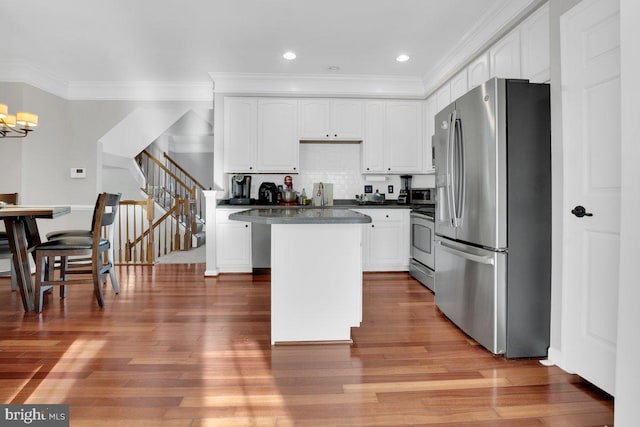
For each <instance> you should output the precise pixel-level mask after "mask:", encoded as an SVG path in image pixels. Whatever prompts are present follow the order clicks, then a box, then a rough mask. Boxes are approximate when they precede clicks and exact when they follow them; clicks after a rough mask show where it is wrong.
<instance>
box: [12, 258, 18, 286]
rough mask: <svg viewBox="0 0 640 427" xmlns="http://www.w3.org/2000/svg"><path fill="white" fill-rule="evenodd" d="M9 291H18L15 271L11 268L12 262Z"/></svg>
mask: <svg viewBox="0 0 640 427" xmlns="http://www.w3.org/2000/svg"><path fill="white" fill-rule="evenodd" d="M11 290H12V291H17V290H18V277H17V276H16V269H15V268H13V262H12V263H11Z"/></svg>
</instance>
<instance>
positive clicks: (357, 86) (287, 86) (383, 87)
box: [209, 72, 425, 98]
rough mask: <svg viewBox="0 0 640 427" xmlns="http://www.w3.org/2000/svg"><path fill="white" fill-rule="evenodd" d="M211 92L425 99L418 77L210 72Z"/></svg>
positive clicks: (422, 86) (421, 83)
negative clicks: (212, 83) (212, 89)
mask: <svg viewBox="0 0 640 427" xmlns="http://www.w3.org/2000/svg"><path fill="white" fill-rule="evenodd" d="M209 75H210V76H211V78H212V79H213V82H214V92H215V93H220V94H225V95H259V96H260V95H262V96H265V95H266V96H346V97H368V98H424V95H425V94H424V84H423V82H422V79H421V78H419V77H396V76H372V75H335V76H333V75H332V76H327V75H324V74H318V75H316V74H265V73H214V72H211V73H209Z"/></svg>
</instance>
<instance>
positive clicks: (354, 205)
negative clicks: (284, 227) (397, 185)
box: [218, 199, 412, 209]
mask: <svg viewBox="0 0 640 427" xmlns="http://www.w3.org/2000/svg"><path fill="white" fill-rule="evenodd" d="M254 202H255V201H254V200H252V203H251V204H248V205H231V204H229V200H228V199H225V200H218V207H219V208H233V209H263V208H266V209H287V208H289V209H291V208H305V209H328V208H334V209H369V208H372V209H411V208H412V206H411V205H404V204H398V202H397V201H395V200H387V201H385V202H384V203H365V204H360V203H358V202H357V201H356V200H355V199H334V201H333V206H312V205H306V206H302V205H294V206H280V205H259V204H257V203H254Z"/></svg>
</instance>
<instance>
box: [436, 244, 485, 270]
mask: <svg viewBox="0 0 640 427" xmlns="http://www.w3.org/2000/svg"><path fill="white" fill-rule="evenodd" d="M435 243H436V245H438V246H440V247H441V248H442V249H444V250H445V251H447V252H449V253H451V254H453V255H457V256H459V257H462V258H465V259H468V260H469V261H473V262H478V263H480V264H487V265H494V264H495V263H494V261H493V257H491V256H481V255H474V254H470V253H468V252H464V251H461V250H460V249H458V248H456V247H454V246H451V245H449V244H447V243H445V242H443V241H442V240H436V241H435Z"/></svg>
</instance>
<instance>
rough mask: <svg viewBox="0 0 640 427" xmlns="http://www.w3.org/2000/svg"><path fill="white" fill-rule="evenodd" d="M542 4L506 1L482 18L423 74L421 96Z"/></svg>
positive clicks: (528, 0)
mask: <svg viewBox="0 0 640 427" xmlns="http://www.w3.org/2000/svg"><path fill="white" fill-rule="evenodd" d="M546 2H547V0H508V1H505V2H503V3H502V4H499V5H496V6H495V7H494V8H493V9H492V10H491V11H490V13H487V14H485V17H486V19H485V20H481V21H478V23H477V24H476V25H475V26H474V27H473V28H471V29H470V30H469V31H468V32H467V34H465V35H464V36H463V37H461V38H460V41H459V42H458V43H457V45H456V47H455V48H454V49H452V50H451V51H450V52H449V53H448V54H447V55H446V56H444V57H443V58H442V59H441V60H440V61H439V62H438V63H437V65H436V66H435V67H433V70H434V71H433V72H430V73H427V74H425V76H424V92H425V94H426V95H427V96H429V95H431V94H432V93H434V92H435V91H436V90H438V88H439V87H440V86H442V85H443V84H444V83H446V82H447V81H448V80H449V79H451V78H452V77H453V76H454V75H456V74H457V73H458V72H459V71H460V70H461V69H462V68H464V67H465V66H466V65H467V64H468V63H470V62H471V61H472V60H473V59H475V58H476V57H477V56H478V55H479V54H481V53H482V52H484V51H485V50H486V49H487V48H488V47H489V46H490V45H491V44H493V43H495V42H496V41H497V40H498V39H500V37H502V36H504V35H505V34H506V33H507V32H509V31H510V30H511V29H513V28H514V27H515V26H516V25H517V24H518V23H519V22H521V21H522V20H523V19H525V18H526V17H527V16H529V15H530V14H531V13H533V12H534V11H535V10H536V9H538V8H539V7H540V6H542V5H543V4H544V3H546Z"/></svg>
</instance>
